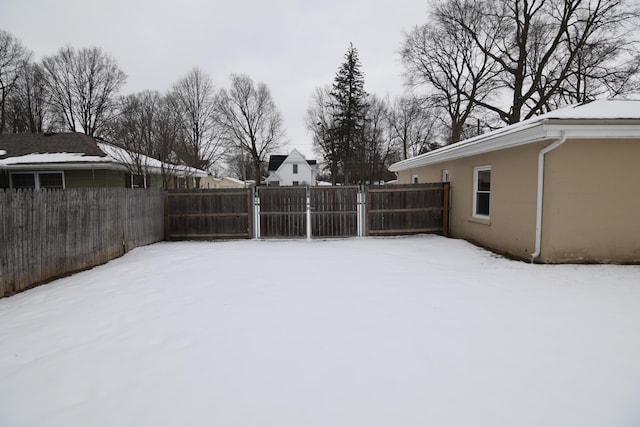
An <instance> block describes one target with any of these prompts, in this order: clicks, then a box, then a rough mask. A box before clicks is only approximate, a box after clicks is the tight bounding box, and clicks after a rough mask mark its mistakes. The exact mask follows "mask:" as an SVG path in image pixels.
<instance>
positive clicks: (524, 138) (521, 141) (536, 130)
mask: <svg viewBox="0 0 640 427" xmlns="http://www.w3.org/2000/svg"><path fill="white" fill-rule="evenodd" d="M561 132H565V134H566V136H567V138H569V139H600V138H606V139H629V138H640V124H639V123H638V122H635V123H630V122H627V123H624V124H612V123H611V122H610V121H609V122H604V121H591V122H590V123H584V122H583V123H575V124H567V123H566V122H565V123H561V122H560V121H555V120H545V121H544V122H541V123H537V124H535V125H533V126H530V127H527V128H524V129H518V130H517V131H515V132H505V133H501V134H499V135H488V136H487V137H485V138H482V137H479V138H474V139H472V140H470V141H469V142H467V143H464V142H463V143H462V144H461V145H459V146H448V147H443V148H441V149H438V150H435V151H432V152H430V153H426V154H423V155H421V156H417V157H414V158H411V159H407V160H403V161H400V162H398V163H394V164H393V165H391V166H390V167H389V170H390V171H391V172H400V171H403V170H407V169H414V168H418V167H422V166H428V165H432V164H436V163H441V162H445V161H450V160H457V159H460V158H464V157H470V156H475V155H478V154H484V153H490V152H493V151H498V150H504V149H507V148H513V147H518V146H521V145H525V144H531V143H534V142H540V141H545V140H553V139H558V138H560V134H561Z"/></svg>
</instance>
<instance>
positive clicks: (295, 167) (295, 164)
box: [293, 163, 298, 175]
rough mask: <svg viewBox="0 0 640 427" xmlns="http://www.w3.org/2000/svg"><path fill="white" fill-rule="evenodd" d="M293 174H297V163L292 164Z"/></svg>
mask: <svg viewBox="0 0 640 427" xmlns="http://www.w3.org/2000/svg"><path fill="white" fill-rule="evenodd" d="M293 174H294V175H297V174H298V164H297V163H294V164H293Z"/></svg>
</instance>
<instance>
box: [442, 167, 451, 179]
mask: <svg viewBox="0 0 640 427" xmlns="http://www.w3.org/2000/svg"><path fill="white" fill-rule="evenodd" d="M442 182H449V169H442Z"/></svg>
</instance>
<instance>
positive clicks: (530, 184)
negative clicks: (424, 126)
mask: <svg viewBox="0 0 640 427" xmlns="http://www.w3.org/2000/svg"><path fill="white" fill-rule="evenodd" d="M390 170H391V171H392V172H396V174H397V175H398V179H399V182H400V183H401V184H407V183H413V182H418V183H424V182H439V181H448V182H450V183H451V198H450V200H451V211H450V212H451V218H450V228H451V229H450V233H451V235H452V236H453V237H458V238H463V239H466V240H469V241H471V242H474V243H477V244H480V245H482V246H485V247H488V248H490V249H493V250H495V251H497V252H502V253H506V254H510V255H512V256H515V257H517V258H521V259H528V260H532V261H536V262H547V263H572V262H611V263H639V262H640V101H633V100H598V101H593V102H589V103H584V104H579V105H573V106H570V107H566V108H563V109H559V110H556V111H553V112H550V113H547V114H544V115H540V116H537V117H534V118H531V119H529V120H525V121H523V122H520V123H517V124H515V125H511V126H507V127H505V128H503V129H499V130H496V131H493V132H490V133H487V134H484V135H480V136H477V137H474V138H471V139H467V140H465V141H461V142H459V143H456V144H453V145H449V146H446V147H443V148H440V149H438V150H435V151H432V152H429V153H426V154H423V155H420V156H417V157H414V158H411V159H407V160H403V161H401V162H398V163H395V164H393V165H392V166H391V167H390Z"/></svg>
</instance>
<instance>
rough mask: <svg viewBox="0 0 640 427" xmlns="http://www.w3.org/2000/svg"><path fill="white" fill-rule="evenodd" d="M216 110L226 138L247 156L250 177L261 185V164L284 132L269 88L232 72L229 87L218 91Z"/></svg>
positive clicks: (277, 145) (275, 147) (232, 145)
mask: <svg viewBox="0 0 640 427" xmlns="http://www.w3.org/2000/svg"><path fill="white" fill-rule="evenodd" d="M216 109H217V113H218V114H217V117H218V124H219V126H220V130H221V132H222V135H223V136H224V138H225V141H226V142H227V144H228V145H229V146H230V147H235V148H236V150H239V151H242V152H245V153H247V154H248V155H249V156H250V158H251V163H252V169H253V177H254V179H255V181H256V185H260V181H261V175H260V166H261V164H262V163H263V162H264V161H265V159H266V156H267V155H268V154H269V153H270V152H272V151H274V150H276V149H277V148H278V147H279V144H280V142H281V141H282V140H283V138H284V135H285V131H284V129H283V128H282V117H281V115H280V112H279V111H278V109H277V108H276V105H275V103H274V102H273V99H272V98H271V93H270V92H269V88H268V87H267V85H266V84H264V83H258V84H257V85H255V84H254V83H253V80H251V78H250V77H249V76H247V75H244V74H232V75H231V88H230V89H229V90H227V89H222V90H220V92H219V94H218V97H217V102H216Z"/></svg>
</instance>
